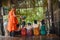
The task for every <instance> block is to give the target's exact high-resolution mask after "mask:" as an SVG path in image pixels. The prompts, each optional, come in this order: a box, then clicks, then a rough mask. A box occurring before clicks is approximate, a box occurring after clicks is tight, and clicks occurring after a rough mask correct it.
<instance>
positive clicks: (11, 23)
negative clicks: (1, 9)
mask: <svg viewBox="0 0 60 40" xmlns="http://www.w3.org/2000/svg"><path fill="white" fill-rule="evenodd" d="M15 14H16V8H15V6H14V7H13V8H12V9H11V10H10V11H9V14H8V26H7V30H8V31H9V32H10V36H15V31H16V30H17V29H18V28H17V24H18V20H17V17H16V15H15Z"/></svg>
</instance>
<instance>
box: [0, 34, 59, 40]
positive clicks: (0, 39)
mask: <svg viewBox="0 0 60 40" xmlns="http://www.w3.org/2000/svg"><path fill="white" fill-rule="evenodd" d="M0 40H60V38H59V37H58V36H56V35H54V34H50V35H47V36H32V37H4V36H0Z"/></svg>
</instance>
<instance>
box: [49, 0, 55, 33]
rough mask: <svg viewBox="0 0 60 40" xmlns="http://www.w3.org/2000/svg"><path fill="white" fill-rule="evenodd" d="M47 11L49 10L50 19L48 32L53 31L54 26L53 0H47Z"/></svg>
mask: <svg viewBox="0 0 60 40" xmlns="http://www.w3.org/2000/svg"><path fill="white" fill-rule="evenodd" d="M48 12H49V20H50V28H51V29H50V33H52V34H54V33H55V26H54V16H53V0H48Z"/></svg>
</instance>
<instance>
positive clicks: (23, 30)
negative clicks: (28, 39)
mask: <svg viewBox="0 0 60 40" xmlns="http://www.w3.org/2000/svg"><path fill="white" fill-rule="evenodd" d="M21 35H22V36H26V35H27V30H26V28H22V29H21Z"/></svg>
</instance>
